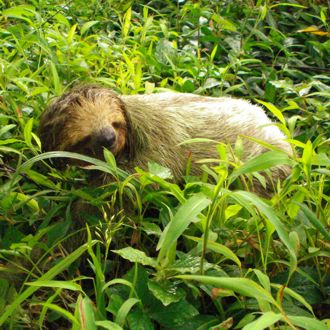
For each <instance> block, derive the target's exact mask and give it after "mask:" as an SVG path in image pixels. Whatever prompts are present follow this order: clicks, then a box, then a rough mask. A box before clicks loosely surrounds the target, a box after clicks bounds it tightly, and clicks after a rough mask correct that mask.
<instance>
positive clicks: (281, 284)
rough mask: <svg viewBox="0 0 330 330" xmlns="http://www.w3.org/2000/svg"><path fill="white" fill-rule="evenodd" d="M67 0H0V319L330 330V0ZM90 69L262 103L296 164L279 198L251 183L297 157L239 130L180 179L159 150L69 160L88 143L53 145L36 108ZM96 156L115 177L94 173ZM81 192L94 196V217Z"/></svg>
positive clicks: (4, 323)
mask: <svg viewBox="0 0 330 330" xmlns="http://www.w3.org/2000/svg"><path fill="white" fill-rule="evenodd" d="M56 4H57V5H56V6H55V5H54V2H52V1H47V0H30V1H21V0H16V1H11V0H2V1H0V6H2V11H1V14H0V37H1V43H0V69H1V75H0V86H1V92H0V107H1V113H0V122H1V126H0V138H1V140H0V154H1V157H0V183H1V185H0V328H1V329H26V328H28V329H60V328H61V329H69V328H72V329H114V330H117V329H132V330H139V329H141V330H142V329H143V330H149V329H150V330H151V329H180V330H184V329H200V330H202V329H245V330H249V329H253V330H257V329H265V328H270V329H298V328H299V329H308V330H311V329H318V330H322V329H328V326H329V321H328V324H327V321H326V318H327V317H328V315H327V314H326V313H327V311H329V309H328V310H327V304H328V303H329V298H328V293H329V289H330V280H329V275H328V274H327V271H328V270H329V269H328V267H329V262H328V260H327V257H328V256H329V253H328V252H327V248H328V247H329V240H330V235H329V233H328V231H327V229H328V226H329V218H330V211H329V193H330V182H329V173H330V159H329V108H330V102H329V96H330V88H329V82H330V75H329V72H330V65H329V59H330V39H329V25H328V24H329V22H328V20H327V19H328V15H329V10H330V5H329V3H328V1H312V0H309V1H308V0H305V1H304V0H301V1H295V0H287V1H285V2H283V1H268V0H255V1H254V0H249V1H243V0H241V1H240V0H238V1H225V0H223V1H206V0H201V1H189V0H187V1H185V0H182V1H174V0H166V1H159V0H150V1H145V2H142V1H115V0H108V1H98V0H91V1H81V0H77V1H70V0H68V1H66V2H65V1H57V2H56ZM86 81H87V82H98V83H101V84H104V85H105V86H109V87H110V88H112V89H113V90H115V91H117V92H119V93H126V94H130V93H131V94H133V93H145V92H154V91H161V90H164V89H171V90H177V91H181V92H193V93H199V94H205V95H213V96H220V95H232V96H236V97H242V98H247V99H251V100H252V101H253V102H256V103H258V102H259V103H261V104H263V106H264V107H265V109H267V111H268V113H269V115H270V116H273V117H274V118H275V119H276V120H277V121H278V123H279V124H278V125H279V127H280V128H281V129H282V130H283V132H285V134H286V135H287V137H288V139H289V141H290V143H291V144H292V147H293V150H294V156H293V157H292V159H291V160H290V162H291V164H292V169H293V170H292V175H291V176H290V177H288V178H287V179H286V180H285V181H284V182H282V183H281V184H278V185H277V188H276V193H275V194H274V195H273V196H272V197H271V198H268V199H264V198H261V197H258V196H256V195H255V194H253V193H252V192H249V182H250V179H251V177H252V176H253V175H257V174H256V172H257V171H260V170H265V169H267V168H269V167H270V166H272V165H273V164H275V163H276V162H277V163H279V162H284V161H286V157H284V156H283V155H281V154H279V153H278V152H276V151H270V152H269V153H267V154H266V156H264V157H259V158H257V159H252V160H251V161H249V162H247V163H245V164H242V162H241V161H240V160H239V154H240V152H241V144H240V141H238V142H237V146H236V148H235V150H229V149H228V147H226V146H224V145H218V146H215V147H217V148H218V151H219V165H218V166H217V167H215V168H214V167H210V166H209V165H208V164H209V163H208V162H207V161H205V163H204V164H202V166H203V169H204V174H203V175H202V176H201V177H200V178H196V177H191V176H189V161H188V164H187V176H186V177H185V178H184V180H185V184H183V185H182V186H178V185H176V184H173V183H172V182H171V179H170V173H169V172H168V170H167V169H164V168H162V167H160V166H159V165H157V164H156V163H152V164H150V168H149V171H148V172H145V171H142V170H141V169H136V171H137V173H136V174H135V175H128V174H126V173H123V172H122V171H120V169H118V168H117V167H116V163H115V160H114V158H113V156H112V155H111V154H110V152H107V151H105V156H106V157H105V158H106V161H105V162H102V161H98V160H95V159H90V163H91V165H90V166H88V167H84V168H75V167H71V168H67V169H65V170H63V171H59V170H56V169H55V168H54V167H53V165H52V159H54V158H56V157H78V158H80V159H83V156H81V155H77V154H69V153H64V152H62V153H60V152H53V153H45V154H43V153H41V151H40V150H41V145H40V141H39V139H38V136H37V127H38V119H39V116H40V114H41V113H42V111H43V109H44V108H45V107H46V105H47V104H48V103H49V101H50V100H51V99H52V98H53V97H55V96H57V95H60V94H61V93H62V92H63V91H65V90H66V89H67V88H70V87H71V86H73V85H74V84H76V83H77V82H86ZM232 156H233V157H232ZM232 158H234V159H232ZM220 160H221V161H220ZM229 165H230V166H229ZM95 169H97V170H99V171H103V172H105V173H111V174H112V175H113V177H114V180H113V182H111V183H109V184H107V185H105V186H101V187H91V186H89V185H88V178H89V176H90V175H91V173H93V170H95ZM259 178H260V176H259ZM234 181H235V182H236V186H238V187H239V186H241V187H245V188H244V191H243V190H239V189H234V188H232V187H233V185H232V184H233V182H234ZM79 204H87V205H90V206H91V207H94V209H95V210H98V212H96V211H95V212H91V213H90V214H86V216H85V217H84V219H83V225H79V224H77V222H78V220H77V219H76V217H75V211H74V210H75V208H76V207H77V205H79Z"/></svg>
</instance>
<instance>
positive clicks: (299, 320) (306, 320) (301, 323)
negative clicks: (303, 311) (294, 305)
mask: <svg viewBox="0 0 330 330" xmlns="http://www.w3.org/2000/svg"><path fill="white" fill-rule="evenodd" d="M288 318H289V319H290V321H291V322H292V323H293V324H294V325H297V326H298V327H302V328H303V329H306V330H329V327H328V326H327V325H326V324H325V323H323V322H322V321H319V320H316V319H313V318H311V317H306V316H293V315H288Z"/></svg>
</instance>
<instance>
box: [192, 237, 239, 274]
mask: <svg viewBox="0 0 330 330" xmlns="http://www.w3.org/2000/svg"><path fill="white" fill-rule="evenodd" d="M186 237H187V238H189V239H191V240H192V241H195V242H198V243H202V242H203V239H202V238H199V237H193V236H186ZM207 248H208V249H209V250H211V251H213V252H216V253H219V254H221V255H224V256H225V257H226V258H227V259H229V260H231V261H233V262H234V263H235V264H236V265H238V267H240V268H241V266H242V265H241V261H240V260H239V259H238V258H237V256H236V255H235V253H234V252H232V251H231V250H230V249H229V248H228V247H227V246H225V245H223V244H220V243H217V242H213V241H210V240H208V241H207Z"/></svg>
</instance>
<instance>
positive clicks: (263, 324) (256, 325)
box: [243, 312, 283, 330]
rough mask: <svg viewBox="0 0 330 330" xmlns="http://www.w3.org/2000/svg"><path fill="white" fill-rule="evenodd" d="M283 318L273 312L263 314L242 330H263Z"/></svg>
mask: <svg viewBox="0 0 330 330" xmlns="http://www.w3.org/2000/svg"><path fill="white" fill-rule="evenodd" d="M282 318H283V316H282V314H276V313H274V312H266V313H263V314H262V315H261V316H260V317H259V318H258V319H256V320H255V321H253V322H251V323H249V324H247V325H246V326H245V327H244V328H243V330H264V329H266V328H268V327H270V326H271V325H273V324H274V323H276V322H278V321H280V320H281V319H282Z"/></svg>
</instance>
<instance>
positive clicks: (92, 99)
mask: <svg viewBox="0 0 330 330" xmlns="http://www.w3.org/2000/svg"><path fill="white" fill-rule="evenodd" d="M106 129H110V130H113V131H114V132H115V142H114V143H113V144H112V145H110V146H106V147H108V148H109V149H110V150H111V151H112V152H113V153H114V155H115V156H116V158H117V162H118V166H119V167H121V168H122V169H124V170H126V171H128V172H133V171H134V167H136V166H138V167H140V168H142V169H147V165H148V162H149V161H155V162H157V163H159V164H161V165H163V166H165V167H168V168H169V169H170V170H171V171H172V174H173V176H174V179H175V180H176V181H178V180H180V179H181V177H182V175H184V173H185V169H186V165H187V159H188V157H189V155H191V156H192V160H193V166H192V174H197V173H199V167H200V164H197V163H196V160H200V159H205V158H218V155H217V152H216V148H215V146H214V144H211V143H192V144H183V145H180V143H182V142H184V141H186V140H188V139H192V138H208V139H212V140H216V141H219V142H224V143H229V144H231V145H234V144H235V142H236V139H237V137H238V136H239V135H243V136H250V137H253V138H256V139H259V140H262V141H265V142H267V143H269V144H271V145H274V146H276V147H278V148H280V149H282V150H284V151H286V152H288V153H291V148H290V145H289V144H288V143H287V142H285V141H284V138H285V137H284V135H283V134H282V133H281V131H280V130H279V129H278V128H277V127H276V126H275V125H272V122H271V120H270V119H269V118H268V117H267V116H266V114H265V112H264V111H263V110H262V108H260V107H258V106H256V105H252V104H250V103H249V102H247V101H245V100H242V99H233V98H229V97H219V98H214V97H205V96H198V95H194V94H183V93H173V92H170V93H159V94H151V95H130V96H124V95H116V94H115V93H113V92H112V91H111V90H109V89H107V88H104V87H99V86H94V85H92V86H91V85H86V86H81V87H77V88H74V89H72V90H71V91H70V92H68V93H66V94H64V95H62V96H61V97H60V98H58V99H57V100H56V101H55V102H54V103H52V104H51V105H50V106H49V107H48V109H47V110H46V111H45V112H44V114H43V115H42V118H41V122H40V130H39V132H40V137H41V140H42V145H43V149H44V150H45V151H51V150H68V151H76V152H80V153H84V154H88V155H91V156H96V157H99V158H102V155H103V150H102V145H100V143H98V139H95V138H94V137H95V136H98V137H99V136H100V132H104V130H106ZM108 131H109V130H108ZM101 135H102V134H101ZM243 144H244V155H243V158H244V159H248V158H251V157H253V156H255V155H258V154H261V153H263V152H265V151H266V149H265V148H264V147H263V146H261V145H260V144H258V143H256V142H253V141H251V140H248V139H243ZM288 173H289V168H288V167H287V166H285V165H282V166H279V167H276V168H273V169H272V175H273V179H275V181H276V179H277V178H282V177H284V176H286V175H288Z"/></svg>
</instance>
